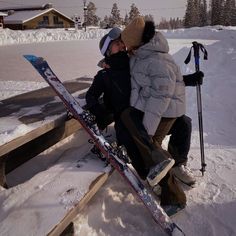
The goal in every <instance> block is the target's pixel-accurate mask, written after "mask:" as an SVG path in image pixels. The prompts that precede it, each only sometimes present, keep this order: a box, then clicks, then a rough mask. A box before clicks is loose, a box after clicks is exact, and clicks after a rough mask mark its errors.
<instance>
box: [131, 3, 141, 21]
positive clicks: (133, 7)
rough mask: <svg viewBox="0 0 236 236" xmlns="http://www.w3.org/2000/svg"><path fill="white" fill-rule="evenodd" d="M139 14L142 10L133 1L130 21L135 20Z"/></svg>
mask: <svg viewBox="0 0 236 236" xmlns="http://www.w3.org/2000/svg"><path fill="white" fill-rule="evenodd" d="M137 16H140V12H139V9H138V8H137V7H136V5H135V4H134V3H133V4H132V5H131V6H130V12H129V21H131V20H133V19H134V18H135V17H137Z"/></svg>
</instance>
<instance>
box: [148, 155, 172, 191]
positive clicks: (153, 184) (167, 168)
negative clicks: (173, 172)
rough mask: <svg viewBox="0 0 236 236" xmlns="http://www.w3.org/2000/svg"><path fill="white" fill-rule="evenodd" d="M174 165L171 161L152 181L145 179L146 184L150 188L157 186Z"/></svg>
mask: <svg viewBox="0 0 236 236" xmlns="http://www.w3.org/2000/svg"><path fill="white" fill-rule="evenodd" d="M174 164H175V161H174V159H171V161H170V163H169V164H168V165H167V166H166V167H165V169H163V170H162V171H161V172H160V173H159V174H158V175H157V176H156V177H155V178H154V179H149V178H147V181H148V183H149V184H150V186H151V187H154V186H155V185H157V184H158V183H159V182H160V181H161V180H162V179H163V178H164V177H165V176H166V174H167V173H168V171H169V170H170V169H171V168H172V166H173V165H174Z"/></svg>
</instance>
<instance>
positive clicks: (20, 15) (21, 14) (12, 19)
mask: <svg viewBox="0 0 236 236" xmlns="http://www.w3.org/2000/svg"><path fill="white" fill-rule="evenodd" d="M50 11H55V12H57V13H58V14H60V15H62V16H63V17H65V18H66V19H68V20H70V21H72V19H71V18H69V17H68V16H66V15H64V14H63V13H61V12H59V11H58V10H56V9H55V8H50V9H46V10H32V11H28V10H27V11H15V12H14V13H13V14H12V15H9V16H7V17H6V18H5V20H4V22H5V24H23V23H25V22H27V21H30V20H32V19H34V18H36V17H38V16H40V15H43V14H45V13H47V12H50Z"/></svg>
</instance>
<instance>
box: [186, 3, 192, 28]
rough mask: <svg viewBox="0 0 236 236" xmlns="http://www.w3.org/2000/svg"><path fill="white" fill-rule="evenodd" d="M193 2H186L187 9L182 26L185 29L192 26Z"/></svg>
mask: <svg viewBox="0 0 236 236" xmlns="http://www.w3.org/2000/svg"><path fill="white" fill-rule="evenodd" d="M193 9H194V2H193V0H188V1H187V7H186V11H185V16H184V26H185V27H186V28H189V27H193V26H194V10H193Z"/></svg>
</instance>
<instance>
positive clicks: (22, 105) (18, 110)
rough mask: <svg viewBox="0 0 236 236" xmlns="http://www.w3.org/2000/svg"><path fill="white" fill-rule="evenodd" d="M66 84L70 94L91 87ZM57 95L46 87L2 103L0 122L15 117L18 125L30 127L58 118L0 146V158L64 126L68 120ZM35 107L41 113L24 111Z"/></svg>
mask: <svg viewBox="0 0 236 236" xmlns="http://www.w3.org/2000/svg"><path fill="white" fill-rule="evenodd" d="M64 84H65V87H66V88H67V89H68V90H69V92H70V93H74V92H77V91H83V90H84V89H87V88H88V86H89V84H88V83H83V82H79V81H73V82H65V83H64ZM55 95H56V94H55V92H54V91H53V90H52V89H51V88H50V87H46V88H42V89H39V90H35V91H32V92H28V93H25V94H21V95H17V96H15V97H11V98H8V99H5V100H3V101H1V103H0V121H1V118H2V119H3V120H5V119H6V118H7V117H8V116H11V118H12V117H14V118H15V119H16V121H18V123H19V122H21V123H22V124H25V125H29V124H32V123H35V122H38V121H44V120H45V119H47V117H48V116H57V118H56V119H55V120H53V121H51V122H49V121H48V123H46V124H45V123H44V124H43V125H40V124H39V126H40V127H37V126H36V128H35V129H34V130H32V131H30V132H28V133H27V134H25V135H22V136H20V137H16V138H15V139H13V140H11V141H9V142H7V143H4V144H2V145H1V146H0V158H1V156H3V155H5V154H7V153H9V152H11V151H12V150H14V149H16V148H18V147H20V146H21V145H24V144H25V143H27V142H29V141H31V140H33V139H35V138H37V137H39V136H40V135H42V134H45V133H47V132H48V131H50V130H52V129H54V128H56V127H58V126H60V125H63V123H64V120H65V118H66V116H65V107H64V105H63V103H62V102H61V101H59V102H56V101H55ZM35 107H40V112H39V113H37V114H31V115H27V112H26V114H24V110H26V111H29V110H31V109H32V110H33V109H34V108H35Z"/></svg>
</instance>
